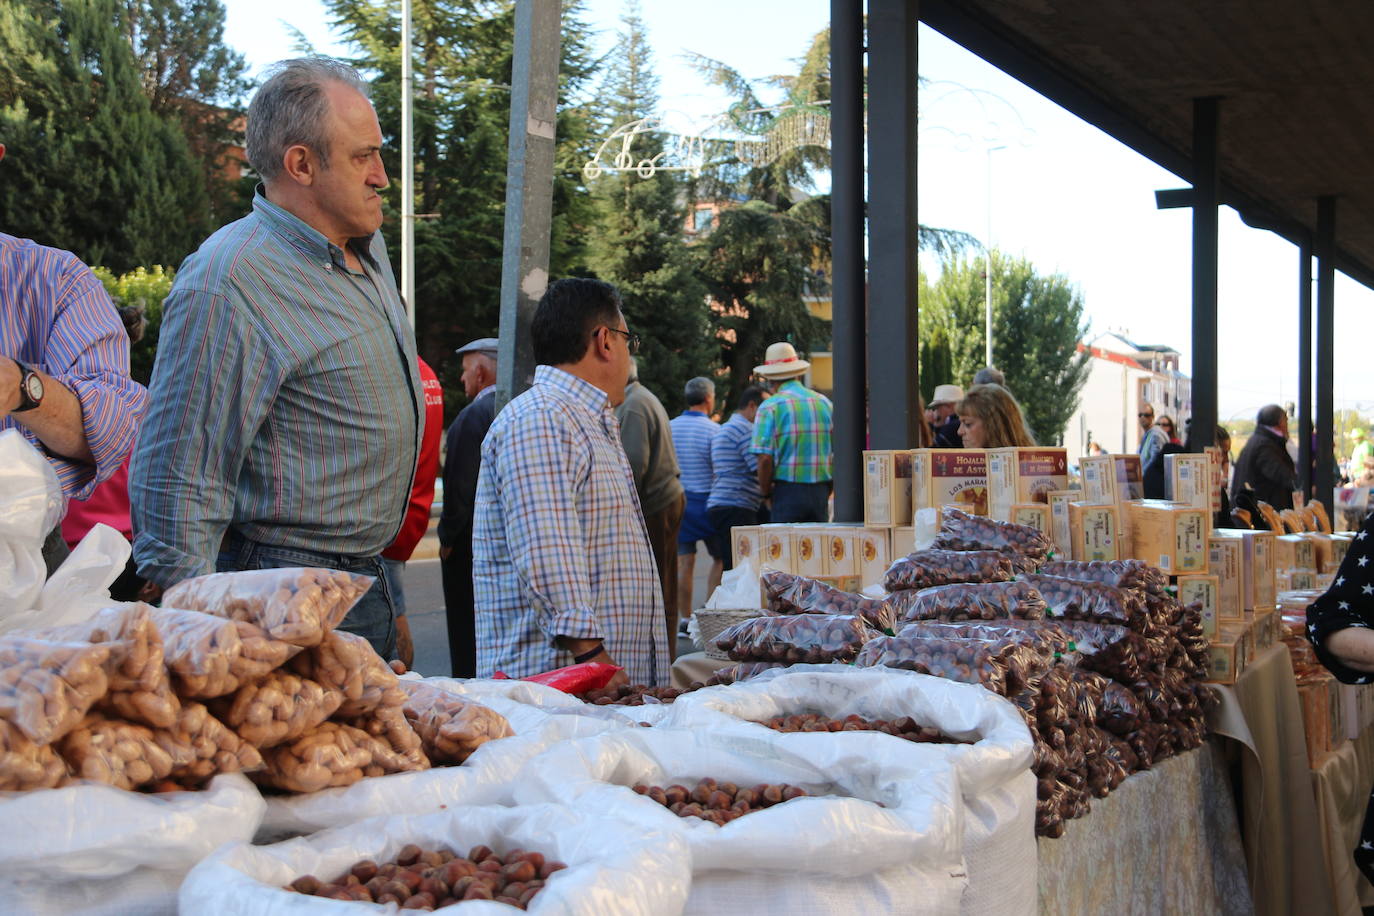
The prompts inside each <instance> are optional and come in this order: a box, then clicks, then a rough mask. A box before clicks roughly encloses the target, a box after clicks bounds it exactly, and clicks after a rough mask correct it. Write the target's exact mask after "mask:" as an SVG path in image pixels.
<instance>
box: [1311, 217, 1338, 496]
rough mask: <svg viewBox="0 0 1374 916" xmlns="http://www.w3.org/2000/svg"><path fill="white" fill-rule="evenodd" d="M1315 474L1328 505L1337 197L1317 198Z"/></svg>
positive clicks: (1332, 466) (1332, 471) (1332, 462)
mask: <svg viewBox="0 0 1374 916" xmlns="http://www.w3.org/2000/svg"><path fill="white" fill-rule="evenodd" d="M1314 241H1315V244H1314V246H1313V247H1314V249H1315V252H1316V255H1317V428H1316V433H1317V473H1316V474H1315V475H1314V478H1315V482H1316V488H1317V492H1316V497H1317V499H1320V500H1321V501H1322V502H1323V503H1324V504H1325V505H1326V506H1327V507H1328V508H1330V507H1331V505H1332V502H1331V497H1332V494H1333V493H1334V492H1335V489H1336V456H1335V454H1334V453H1333V448H1332V446H1333V443H1332V438H1331V436H1332V430H1333V429H1334V428H1335V411H1334V405H1335V392H1336V371H1335V368H1336V367H1335V363H1336V198H1334V197H1331V196H1330V195H1327V196H1324V197H1318V198H1317V237H1316V239H1315V240H1314Z"/></svg>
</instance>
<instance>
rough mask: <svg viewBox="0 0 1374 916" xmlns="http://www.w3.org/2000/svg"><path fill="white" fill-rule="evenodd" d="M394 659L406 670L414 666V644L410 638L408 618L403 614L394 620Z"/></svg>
mask: <svg viewBox="0 0 1374 916" xmlns="http://www.w3.org/2000/svg"><path fill="white" fill-rule="evenodd" d="M396 658H397V659H398V660H399V661H400V662H401V664H403V665H405V666H406V668H409V667H410V666H411V665H413V664H415V642H414V640H412V639H411V638H410V618H409V617H407V616H406V615H404V614H402V615H401V616H400V617H397V618H396Z"/></svg>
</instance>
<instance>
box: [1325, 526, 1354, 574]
mask: <svg viewBox="0 0 1374 916" xmlns="http://www.w3.org/2000/svg"><path fill="white" fill-rule="evenodd" d="M1327 537H1329V538H1331V568H1330V569H1319V570H1317V572H1335V571H1336V570H1337V569H1339V568H1340V566H1341V563H1342V562H1344V561H1345V555H1346V553H1347V552H1348V551H1349V550H1350V545H1351V544H1353V543H1354V542H1355V538H1356V535H1355V533H1354V532H1350V531H1342V532H1340V533H1338V534H1331V535H1327Z"/></svg>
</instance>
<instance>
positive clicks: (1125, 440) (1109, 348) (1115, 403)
mask: <svg viewBox="0 0 1374 916" xmlns="http://www.w3.org/2000/svg"><path fill="white" fill-rule="evenodd" d="M1078 349H1079V352H1083V351H1087V352H1088V353H1089V354H1090V356H1091V363H1090V365H1091V368H1090V369H1089V370H1088V380H1087V381H1086V382H1085V383H1084V385H1083V390H1082V391H1081V392H1080V393H1079V399H1078V410H1077V411H1076V412H1075V413H1074V415H1073V417H1072V418H1070V420H1069V424H1068V426H1067V427H1066V428H1065V430H1064V446H1065V448H1067V449H1068V453H1069V461H1070V462H1073V461H1074V460H1075V459H1076V458H1077V457H1078V456H1080V455H1086V454H1089V450H1090V449H1091V447H1092V445H1093V444H1094V443H1096V444H1097V445H1100V446H1101V447H1102V448H1103V449H1104V450H1105V451H1107V452H1110V453H1114V454H1119V453H1123V452H1135V451H1139V449H1140V435H1141V430H1140V423H1139V421H1138V420H1137V417H1136V415H1137V414H1138V413H1139V412H1140V407H1141V405H1143V404H1146V403H1148V404H1150V405H1151V406H1153V407H1154V411H1155V419H1156V420H1157V419H1159V418H1160V417H1163V416H1169V417H1172V418H1173V420H1174V428H1175V429H1176V430H1177V435H1178V437H1179V439H1180V440H1181V439H1182V438H1183V437H1184V435H1185V431H1186V429H1187V422H1188V419H1189V418H1190V417H1191V416H1192V414H1193V392H1192V380H1191V379H1190V378H1189V377H1188V376H1186V375H1184V374H1183V373H1182V372H1180V371H1179V369H1178V360H1179V352H1178V351H1177V350H1174V349H1173V348H1171V347H1166V346H1161V345H1155V344H1137V343H1135V342H1133V341H1131V340H1128V339H1127V338H1126V337H1125V336H1123V335H1122V334H1120V333H1116V332H1108V333H1105V334H1101V335H1099V336H1097V337H1096V338H1094V339H1093V340H1091V341H1088V342H1084V343H1080V344H1079V345H1078Z"/></svg>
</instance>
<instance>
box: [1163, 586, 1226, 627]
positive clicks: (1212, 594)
mask: <svg viewBox="0 0 1374 916" xmlns="http://www.w3.org/2000/svg"><path fill="white" fill-rule="evenodd" d="M1174 585H1175V586H1177V588H1178V602H1179V604H1184V605H1188V604H1192V603H1193V602H1197V603H1198V604H1200V605H1202V632H1203V634H1204V635H1205V636H1206V637H1207V638H1208V639H1212V638H1213V637H1215V636H1216V635H1217V624H1218V621H1219V618H1218V616H1217V609H1218V608H1217V602H1218V600H1219V592H1220V590H1221V583H1220V580H1219V579H1218V577H1217V576H1215V575H1209V574H1202V575H1189V576H1178V577H1176V578H1175V579H1174Z"/></svg>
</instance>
